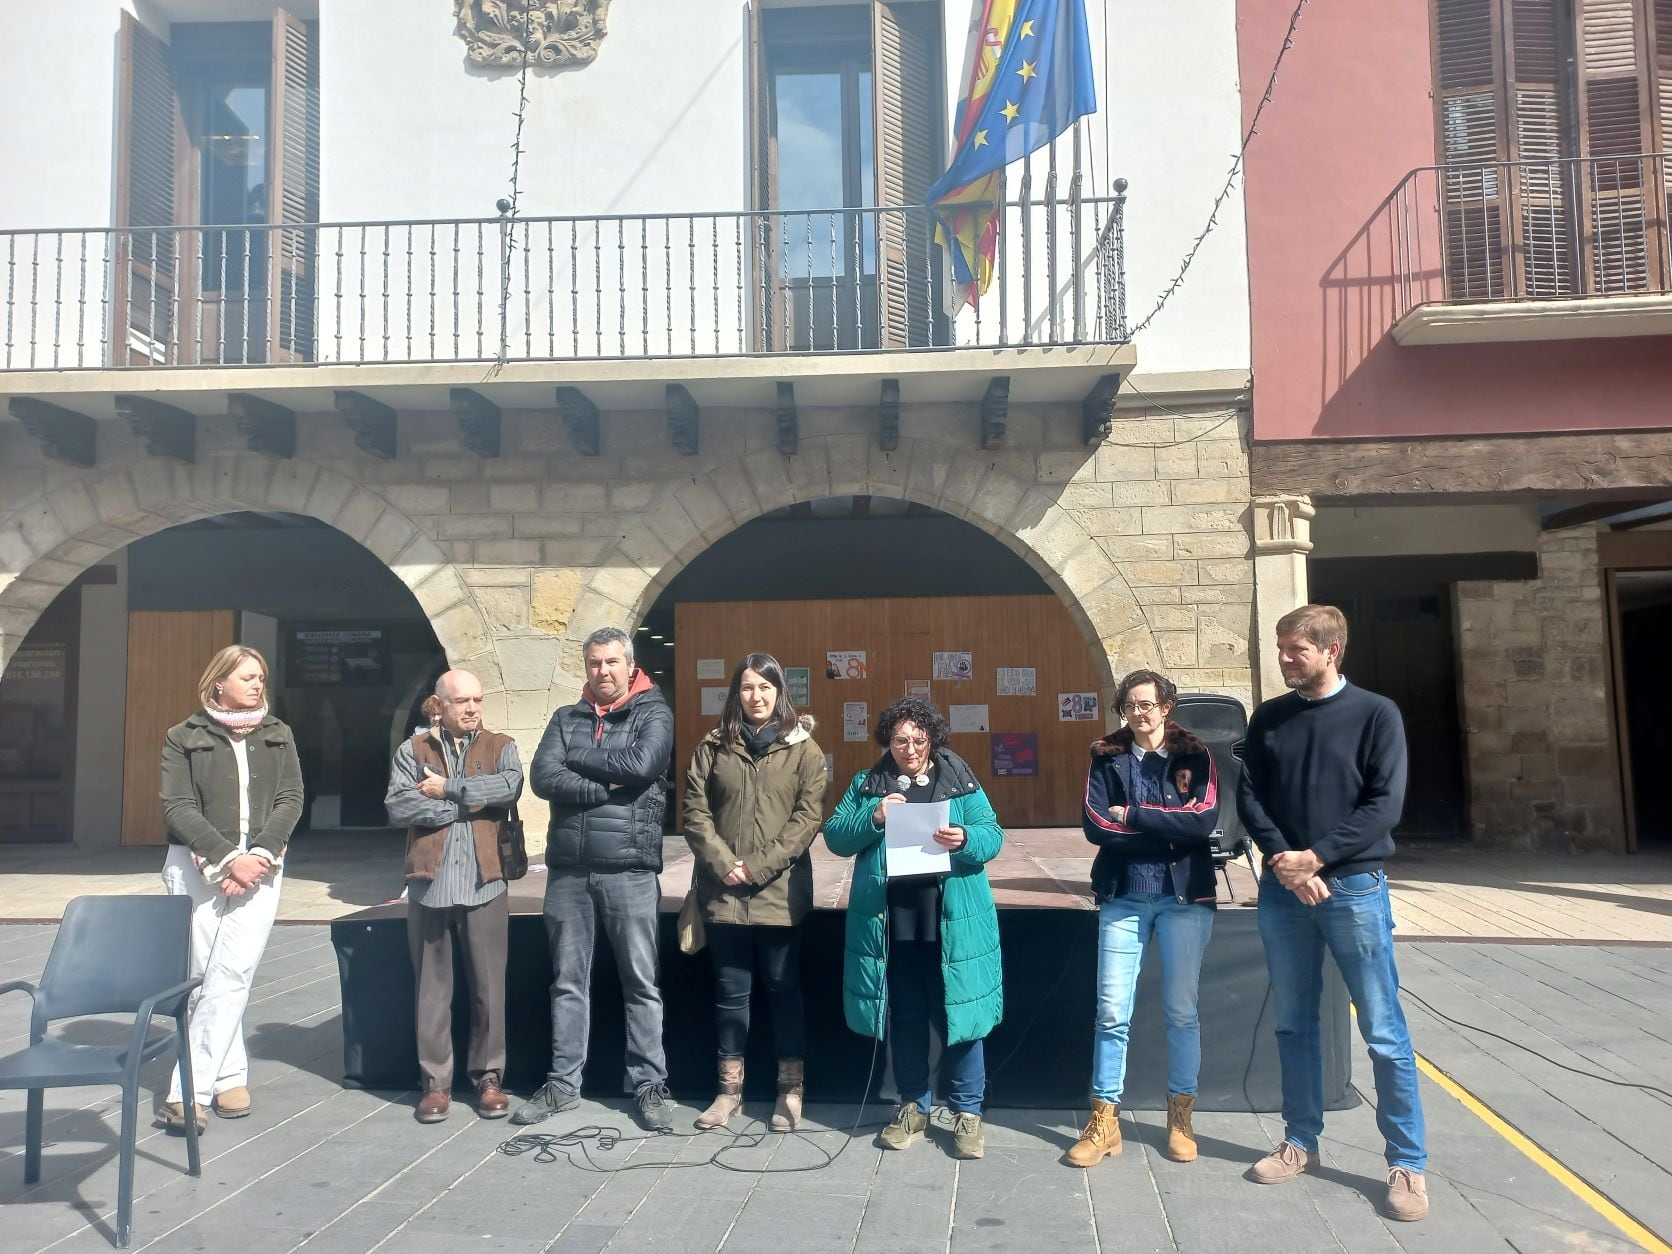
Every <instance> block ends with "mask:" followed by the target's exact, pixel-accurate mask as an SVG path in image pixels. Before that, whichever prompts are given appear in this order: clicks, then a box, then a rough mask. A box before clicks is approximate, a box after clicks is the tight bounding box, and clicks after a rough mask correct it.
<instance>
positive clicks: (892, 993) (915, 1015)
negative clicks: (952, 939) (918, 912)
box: [888, 941, 987, 1115]
mask: <svg viewBox="0 0 1672 1254" xmlns="http://www.w3.org/2000/svg"><path fill="white" fill-rule="evenodd" d="M931 1024H933V1025H934V1026H936V1027H938V1028H939V1029H940V1032H941V1039H942V1040H945V1039H946V985H945V983H944V980H943V977H942V974H941V947H940V946H939V945H938V944H935V943H933V942H931V941H893V942H892V943H890V945H889V946H888V1056H889V1059H890V1060H891V1061H892V1062H893V1064H894V1083H895V1084H896V1085H897V1086H898V1087H899V1090H900V1104H901V1105H904V1104H906V1103H907V1102H916V1103H917V1108H918V1109H919V1110H921V1111H923V1112H924V1113H928V1110H929V1097H930V1089H929V1027H930V1025H931ZM941 1066H942V1069H943V1071H944V1075H945V1080H946V1106H947V1109H948V1110H950V1111H952V1113H953V1114H963V1113H965V1112H968V1113H969V1114H972V1115H979V1114H980V1113H981V1099H982V1098H983V1097H985V1096H986V1095H987V1055H986V1050H985V1049H984V1048H983V1043H982V1042H981V1041H978V1040H976V1041H960V1042H959V1043H958V1044H956V1045H948V1046H947V1047H946V1048H945V1050H943V1051H942V1053H941Z"/></svg>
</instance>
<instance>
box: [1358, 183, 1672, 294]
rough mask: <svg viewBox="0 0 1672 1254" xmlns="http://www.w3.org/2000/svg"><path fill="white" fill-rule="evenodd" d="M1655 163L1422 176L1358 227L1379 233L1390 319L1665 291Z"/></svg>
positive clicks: (1664, 204)
mask: <svg viewBox="0 0 1672 1254" xmlns="http://www.w3.org/2000/svg"><path fill="white" fill-rule="evenodd" d="M1669 201H1672V165H1669V163H1668V160H1667V156H1666V154H1664V153H1638V154H1632V155H1626V156H1612V157H1584V158H1573V159H1568V160H1553V161H1517V162H1490V163H1480V164H1471V165H1449V166H1425V167H1423V168H1421V169H1417V170H1413V171H1412V172H1411V173H1410V174H1408V175H1407V176H1406V177H1405V179H1404V180H1403V181H1402V182H1401V183H1400V184H1399V186H1398V187H1397V188H1395V189H1394V192H1393V194H1392V195H1391V196H1390V197H1389V198H1388V200H1387V201H1386V202H1385V204H1384V205H1383V209H1382V212H1381V214H1380V215H1378V218H1377V219H1376V220H1375V221H1374V222H1373V223H1372V226H1371V227H1370V228H1369V229H1368V233H1369V234H1370V236H1371V238H1370V239H1369V240H1368V241H1366V244H1367V246H1368V247H1369V248H1370V249H1371V250H1372V251H1379V247H1380V245H1381V243H1382V241H1381V240H1378V239H1376V238H1375V237H1376V236H1382V235H1384V233H1385V240H1386V244H1387V245H1388V246H1389V247H1390V248H1391V251H1392V256H1393V262H1394V278H1395V292H1396V301H1397V312H1396V317H1402V316H1403V315H1404V314H1406V313H1408V312H1410V311H1411V310H1412V309H1415V308H1417V307H1418V306H1419V305H1426V304H1436V303H1444V304H1474V303H1481V302H1495V301H1518V300H1562V299H1574V298H1578V297H1591V296H1626V295H1634V294H1649V293H1664V292H1669V291H1672V236H1669V232H1668V228H1667V223H1668V218H1667V211H1668V203H1669Z"/></svg>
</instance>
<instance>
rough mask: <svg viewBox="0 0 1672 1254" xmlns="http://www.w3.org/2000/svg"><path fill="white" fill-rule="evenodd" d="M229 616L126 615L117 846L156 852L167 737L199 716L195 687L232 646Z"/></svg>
mask: <svg viewBox="0 0 1672 1254" xmlns="http://www.w3.org/2000/svg"><path fill="white" fill-rule="evenodd" d="M236 619H237V614H236V612H235V611H233V610H185V611H174V610H136V611H134V612H133V613H131V614H129V615H128V707H127V708H128V712H127V718H126V722H125V731H124V734H123V740H122V746H123V747H122V843H123V844H124V845H160V844H163V843H164V842H165V841H166V839H167V837H166V835H165V834H164V832H163V806H162V793H161V789H162V753H163V737H164V736H165V735H166V734H167V732H168V729H169V728H170V727H173V726H174V725H175V724H176V723H178V722H179V721H180V720H181V719H183V718H185V717H186V716H187V715H189V714H191V713H192V712H193V711H194V710H196V709H197V708H198V700H197V681H198V679H199V678H201V677H202V675H203V668H204V667H205V666H207V665H208V664H209V659H210V658H211V657H213V656H214V655H215V653H216V652H217V651H218V650H220V649H224V648H225V647H226V646H227V645H229V644H232V643H233V642H234V641H235V640H236V639H237V626H236Z"/></svg>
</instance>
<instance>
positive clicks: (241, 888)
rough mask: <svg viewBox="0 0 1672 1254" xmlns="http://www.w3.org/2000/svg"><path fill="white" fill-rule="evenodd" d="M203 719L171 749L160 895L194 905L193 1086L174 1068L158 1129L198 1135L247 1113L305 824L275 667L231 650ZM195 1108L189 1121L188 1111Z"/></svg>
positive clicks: (165, 775)
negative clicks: (258, 1028) (258, 1015)
mask: <svg viewBox="0 0 1672 1254" xmlns="http://www.w3.org/2000/svg"><path fill="white" fill-rule="evenodd" d="M198 700H199V702H200V708H199V709H198V711H197V713H195V714H193V715H192V716H191V717H190V718H188V719H186V721H185V722H183V723H180V724H179V725H178V726H175V727H172V728H170V729H169V732H168V736H167V738H166V739H165V740H164V742H163V757H162V803H163V826H164V827H165V828H166V829H167V832H168V856H167V858H166V859H165V860H164V862H163V887H164V888H166V889H167V890H168V891H169V892H171V893H175V894H179V895H182V896H187V897H190V898H191V899H192V945H191V953H192V974H193V975H200V976H202V977H203V983H202V985H200V986H199V988H198V990H197V992H195V993H193V994H192V1007H191V1033H190V1036H191V1040H190V1045H191V1051H192V1086H193V1087H194V1088H195V1089H196V1090H197V1091H196V1092H195V1093H193V1094H192V1095H191V1098H190V1099H188V1098H187V1097H186V1096H185V1094H183V1093H182V1092H181V1085H180V1071H179V1068H175V1071H174V1076H173V1079H172V1080H171V1082H170V1086H169V1091H168V1097H167V1099H166V1100H165V1101H164V1102H163V1103H162V1105H160V1106H159V1107H158V1108H157V1122H158V1123H160V1124H162V1125H163V1126H165V1127H171V1128H182V1127H184V1126H185V1122H186V1120H187V1119H188V1118H193V1119H195V1120H196V1121H197V1125H198V1130H199V1131H202V1130H203V1125H204V1123H205V1122H206V1121H205V1119H204V1108H205V1107H206V1106H210V1105H212V1106H213V1108H214V1111H215V1113H216V1114H217V1115H220V1116H221V1117H222V1118H223V1119H240V1118H242V1117H244V1116H245V1115H248V1114H249V1113H250V1088H249V1084H250V1062H249V1058H248V1056H247V1055H246V1054H245V1052H244V1007H245V1005H246V1003H248V1001H249V999H250V984H251V982H252V981H253V980H254V979H255V971H256V967H257V966H258V965H259V964H260V962H261V955H262V953H263V952H265V950H266V948H267V937H268V934H269V933H271V932H272V930H273V920H274V918H275V916H276V915H277V914H278V908H279V886H280V884H281V883H282V881H283V880H284V855H285V847H286V845H287V844H288V843H289V841H290V834H291V832H292V831H293V830H295V828H296V824H297V822H298V821H300V819H301V817H302V768H301V766H300V765H299V764H298V762H297V758H296V742H295V738H294V737H293V736H292V735H291V731H290V728H289V727H287V726H285V724H283V723H281V722H280V721H279V720H278V719H276V718H274V717H273V716H272V715H271V714H270V713H268V711H267V662H266V660H265V659H264V658H263V657H262V656H261V654H259V653H257V652H256V651H255V650H254V649H251V648H247V647H245V646H244V645H241V644H234V645H228V646H227V647H226V648H224V649H222V650H221V651H220V652H219V653H217V654H215V656H214V657H213V658H211V659H210V661H209V665H208V667H207V668H205V670H204V672H203V678H202V679H201V680H199V681H198ZM188 1100H190V1101H191V1102H192V1109H191V1111H190V1112H188V1111H187V1108H186V1102H187V1101H188Z"/></svg>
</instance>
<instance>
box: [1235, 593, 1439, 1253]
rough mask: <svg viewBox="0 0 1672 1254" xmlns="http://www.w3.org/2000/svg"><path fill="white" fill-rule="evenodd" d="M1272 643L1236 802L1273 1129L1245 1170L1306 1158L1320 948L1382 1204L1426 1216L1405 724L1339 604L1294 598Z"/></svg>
mask: <svg viewBox="0 0 1672 1254" xmlns="http://www.w3.org/2000/svg"><path fill="white" fill-rule="evenodd" d="M1277 651H1278V660H1279V662H1280V664H1281V666H1282V669H1283V682H1284V683H1285V684H1287V685H1288V686H1289V688H1290V689H1292V691H1290V692H1288V693H1286V694H1284V695H1283V696H1281V697H1276V698H1274V699H1273V700H1271V701H1267V702H1266V703H1265V704H1264V705H1262V706H1260V708H1259V709H1257V710H1256V711H1254V717H1253V719H1251V720H1250V722H1249V725H1248V740H1247V743H1246V746H1245V748H1244V752H1243V760H1242V782H1241V784H1240V785H1239V787H1238V790H1237V810H1238V812H1239V813H1240V814H1241V815H1242V822H1243V826H1244V827H1246V828H1247V829H1248V834H1249V835H1250V836H1252V837H1253V838H1254V841H1255V843H1256V844H1258V845H1259V847H1260V852H1261V853H1262V854H1263V855H1264V856H1265V872H1264V874H1263V875H1261V877H1260V896H1259V903H1260V904H1259V922H1260V940H1261V941H1262V942H1263V944H1264V945H1265V951H1266V969H1267V970H1268V971H1269V972H1270V975H1271V988H1272V1001H1273V1005H1274V1007H1275V1009H1276V1015H1277V1057H1278V1063H1279V1065H1280V1067H1281V1070H1282V1074H1283V1123H1284V1135H1283V1142H1282V1144H1280V1145H1278V1146H1277V1148H1276V1149H1274V1150H1272V1151H1271V1153H1269V1154H1267V1155H1266V1156H1265V1157H1264V1158H1262V1159H1261V1160H1260V1161H1259V1162H1257V1163H1255V1164H1254V1166H1253V1167H1252V1168H1250V1170H1249V1173H1248V1174H1249V1178H1250V1179H1252V1180H1254V1181H1255V1182H1257V1183H1259V1184H1282V1183H1284V1182H1285V1181H1288V1180H1293V1179H1294V1178H1295V1177H1296V1176H1298V1175H1300V1174H1301V1173H1302V1172H1307V1171H1315V1170H1317V1167H1318V1138H1319V1136H1320V1135H1321V1134H1322V1133H1323V1130H1324V1075H1323V1054H1322V1050H1321V1044H1320V1029H1319V1020H1318V1007H1319V1001H1320V998H1321V996H1322V989H1323V955H1324V950H1326V949H1327V950H1328V951H1329V953H1330V955H1331V956H1332V957H1333V958H1334V959H1335V965H1336V966H1337V967H1338V968H1339V969H1340V971H1341V977H1342V979H1343V980H1345V981H1346V984H1347V992H1348V994H1349V995H1350V996H1351V997H1352V999H1353V1006H1354V1007H1355V1008H1356V1009H1357V1011H1358V1026H1359V1033H1360V1035H1361V1036H1363V1037H1364V1043H1365V1045H1367V1046H1368V1047H1369V1049H1370V1063H1371V1069H1372V1074H1373V1076H1374V1079H1375V1082H1376V1126H1377V1128H1378V1129H1379V1130H1380V1132H1381V1134H1382V1138H1383V1140H1384V1141H1386V1143H1387V1146H1386V1153H1387V1164H1388V1194H1387V1214H1388V1216H1389V1217H1390V1218H1393V1219H1406V1220H1414V1219H1421V1218H1422V1217H1423V1216H1424V1215H1426V1214H1427V1213H1428V1186H1427V1184H1426V1183H1425V1182H1424V1180H1423V1169H1424V1168H1425V1167H1426V1166H1427V1164H1428V1153H1427V1148H1426V1144H1425V1132H1424V1128H1423V1119H1422V1099H1421V1097H1420V1095H1419V1094H1418V1092H1417V1067H1416V1055H1415V1053H1414V1051H1413V1050H1412V1047H1411V1034H1410V1030H1409V1029H1408V1028H1407V1027H1406V1025H1405V1011H1404V1008H1403V1007H1402V1006H1401V1005H1400V1004H1399V971H1398V969H1397V968H1396V967H1395V965H1394V957H1393V910H1392V907H1391V906H1390V904H1389V901H1388V883H1387V876H1386V874H1385V873H1384V872H1383V870H1382V860H1383V859H1384V858H1386V857H1388V856H1389V855H1391V854H1392V853H1393V828H1394V824H1395V823H1397V822H1398V821H1399V814H1400V810H1401V809H1402V808H1403V806H1404V804H1405V770H1406V767H1405V730H1404V726H1403V724H1402V722H1401V720H1400V717H1399V710H1398V707H1396V706H1395V705H1394V704H1393V702H1391V701H1389V700H1388V699H1387V698H1386V697H1380V696H1376V695H1375V694H1374V693H1369V692H1366V691H1364V689H1362V688H1357V687H1354V686H1353V685H1352V684H1350V683H1348V682H1347V680H1346V678H1345V677H1343V676H1342V674H1341V659H1342V657H1343V656H1344V655H1345V654H1346V652H1347V619H1346V617H1345V616H1344V615H1343V614H1342V613H1341V611H1340V610H1338V609H1336V608H1335V607H1334V606H1329V605H1303V606H1301V607H1300V608H1299V609H1298V610H1292V611H1290V612H1289V613H1287V614H1285V615H1284V616H1283V617H1282V618H1280V619H1278V620H1277Z"/></svg>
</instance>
